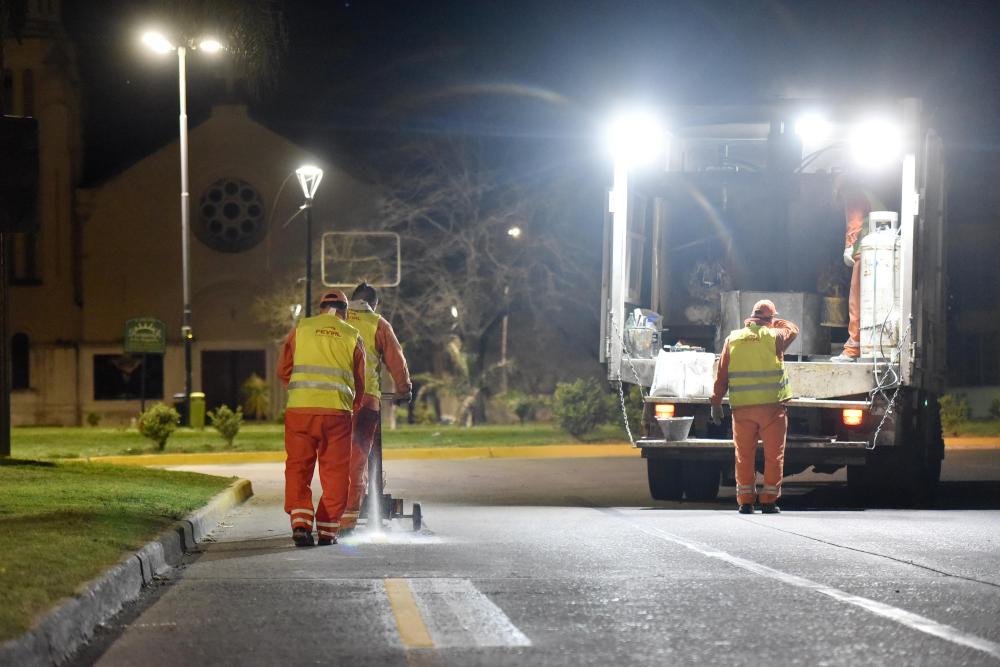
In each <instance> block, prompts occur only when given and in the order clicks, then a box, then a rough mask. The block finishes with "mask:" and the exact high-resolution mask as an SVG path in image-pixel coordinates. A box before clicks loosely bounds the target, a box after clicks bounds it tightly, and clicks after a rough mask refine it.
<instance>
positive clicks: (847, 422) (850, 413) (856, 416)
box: [840, 408, 865, 426]
mask: <svg viewBox="0 0 1000 667" xmlns="http://www.w3.org/2000/svg"><path fill="white" fill-rule="evenodd" d="M840 419H841V420H842V421H843V422H844V426H861V423H862V422H864V420H865V411H864V410H859V409H857V408H846V409H844V410H843V411H842V412H841V415H840Z"/></svg>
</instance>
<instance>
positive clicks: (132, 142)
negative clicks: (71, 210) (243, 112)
mask: <svg viewBox="0 0 1000 667" xmlns="http://www.w3.org/2000/svg"><path fill="white" fill-rule="evenodd" d="M284 7H285V13H286V20H287V28H288V36H289V48H288V52H287V53H286V55H285V58H284V60H283V62H282V65H281V71H280V73H279V77H280V78H279V81H278V83H277V85H276V86H275V87H273V88H271V89H269V90H267V91H265V92H264V93H263V95H262V96H261V97H260V99H258V100H251V101H250V107H251V111H252V113H253V114H254V115H255V116H256V117H257V118H259V119H261V120H262V121H264V122H265V123H267V124H268V125H269V126H271V127H273V128H275V129H276V130H278V131H281V132H283V133H285V134H287V135H288V136H290V137H291V138H293V139H294V140H296V141H298V142H299V143H301V144H302V145H305V146H307V147H309V148H313V149H316V150H319V151H320V152H321V153H332V154H335V155H338V156H340V157H341V159H344V158H343V156H344V155H354V154H357V153H359V152H360V153H363V152H364V149H365V147H367V146H370V145H372V144H374V143H377V142H379V141H380V140H384V139H385V138H386V137H387V136H399V134H398V133H400V132H402V133H403V134H404V135H413V136H419V135H420V134H455V133H459V134H467V135H472V136H482V137H490V138H496V139H499V140H504V139H510V140H511V141H512V142H515V143H514V144H513V145H515V146H517V145H523V146H526V147H531V148H538V147H539V146H551V147H552V149H553V150H555V151H557V152H559V154H560V155H561V156H562V158H561V162H562V164H564V165H565V164H569V163H572V162H574V161H578V162H579V164H580V166H581V168H583V167H586V166H587V165H588V162H589V163H590V166H593V161H594V158H595V153H596V151H595V142H594V139H593V136H594V130H595V128H596V126H597V124H598V123H599V121H600V119H601V118H602V114H604V113H605V112H606V111H607V110H608V109H609V108H610V107H612V106H613V105H614V103H615V101H617V100H619V99H621V98H629V99H641V100H643V101H645V102H647V103H650V104H654V105H662V106H669V105H673V104H687V103H722V102H737V103H742V102H752V101H760V100H767V99H773V98H774V97H776V96H782V97H824V96H831V97H834V98H838V97H839V96H847V97H849V98H850V99H858V98H861V97H863V96H870V97H873V98H886V97H900V96H910V95H912V96H918V97H922V98H924V100H925V102H926V104H927V105H928V107H929V108H931V109H933V110H934V112H935V120H936V123H937V125H938V127H939V128H940V130H941V131H942V133H943V134H944V136H945V138H946V141H947V142H948V144H949V146H950V147H951V148H952V149H953V150H958V151H972V152H975V153H982V152H986V153H987V154H991V153H992V154H995V151H996V147H997V145H998V144H1000V120H998V118H1000V67H998V63H1000V37H998V35H1000V20H998V16H1000V9H998V7H1000V4H998V3H996V2H986V1H983V2H978V1H964V2H957V3H946V2H927V1H920V0H911V1H909V2H896V1H892V2H877V3H875V2H860V1H838V2H816V1H812V0H807V1H803V0H795V1H791V0H785V1H781V0H760V1H754V0H723V1H712V0H690V1H684V2H677V1H675V2H624V1H619V2H597V1H592V2H584V1H577V2H561V1H560V2H556V1H550V2H545V1H541V0H540V1H538V2H524V1H519V0H514V1H508V2H470V1H465V2H440V1H423V2H416V1H409V2H387V1H376V0H349V1H342V2H307V1H303V0H295V1H290V2H287V3H285V5H284ZM141 8H142V3H137V2H122V1H117V2H109V1H103V2H101V1H95V0H87V1H86V2H84V1H82V0H76V1H73V0H69V1H68V2H67V7H66V22H67V24H68V28H69V30H70V33H71V35H72V37H73V38H74V40H75V41H76V43H77V47H78V50H79V55H80V67H81V75H82V77H83V80H84V83H85V108H86V141H87V147H88V151H87V163H86V180H87V181H89V182H93V181H95V180H100V179H102V178H106V177H107V176H109V175H111V174H113V173H114V172H115V171H117V170H118V169H119V168H121V167H122V166H124V165H126V164H128V163H130V162H132V161H134V160H136V159H138V158H140V157H142V156H143V155H145V154H146V153H148V152H150V151H151V150H153V149H155V148H157V147H158V146H160V145H162V144H164V143H166V142H168V141H171V140H173V139H174V138H175V137H176V133H177V125H176V124H177V117H176V114H177V92H176V61H175V60H174V59H171V58H162V59H159V60H158V59H156V58H154V57H151V56H149V55H146V54H145V53H143V52H142V51H141V50H140V49H139V48H138V46H137V33H138V31H139V30H140V29H141V27H142V26H141V23H142V10H141ZM224 69H225V68H224V67H221V66H220V65H219V64H218V63H213V62H211V61H208V60H207V59H202V58H200V57H198V54H194V55H193V56H192V57H191V58H190V59H189V67H188V72H189V105H190V115H191V121H192V125H193V124H196V123H197V122H198V121H199V120H200V119H202V118H204V117H205V115H206V114H207V111H208V108H209V106H210V105H211V103H213V102H217V101H220V100H222V99H224V98H225V83H224V81H222V80H221V79H220V78H219V73H220V72H221V71H224Z"/></svg>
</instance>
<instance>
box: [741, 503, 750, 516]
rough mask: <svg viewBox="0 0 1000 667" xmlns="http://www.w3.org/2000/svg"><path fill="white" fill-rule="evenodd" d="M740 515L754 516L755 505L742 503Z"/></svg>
mask: <svg viewBox="0 0 1000 667" xmlns="http://www.w3.org/2000/svg"><path fill="white" fill-rule="evenodd" d="M739 511H740V514H753V503H740V510H739Z"/></svg>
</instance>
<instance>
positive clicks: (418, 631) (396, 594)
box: [385, 579, 434, 649]
mask: <svg viewBox="0 0 1000 667" xmlns="http://www.w3.org/2000/svg"><path fill="white" fill-rule="evenodd" d="M385 593H386V595H387V596H388V597H389V604H390V605H391V606H392V614H393V616H395V617H396V628H397V629H398V630H399V638H400V639H401V640H402V641H403V646H405V647H406V648H408V649H410V648H434V640H433V639H431V633H430V632H428V631H427V626H426V625H425V624H424V618H423V616H421V615H420V608H419V607H417V601H416V600H415V599H414V598H413V591H412V590H411V589H410V583H409V582H408V581H407V580H406V579H386V580H385Z"/></svg>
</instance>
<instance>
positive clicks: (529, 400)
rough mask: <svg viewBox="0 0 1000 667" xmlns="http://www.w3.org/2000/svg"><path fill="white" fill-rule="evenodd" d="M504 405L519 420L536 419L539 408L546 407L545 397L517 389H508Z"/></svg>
mask: <svg viewBox="0 0 1000 667" xmlns="http://www.w3.org/2000/svg"><path fill="white" fill-rule="evenodd" d="M503 402H504V405H505V406H506V407H507V409H508V410H510V411H511V412H513V413H514V416H516V417H517V419H518V421H519V422H520V423H521V424H522V425H523V424H524V422H526V421H529V420H533V419H535V417H536V416H538V410H539V409H540V408H543V407H545V397H544V396H539V395H537V394H525V393H524V392H520V391H517V390H513V391H508V392H507V393H506V394H504V395H503Z"/></svg>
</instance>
